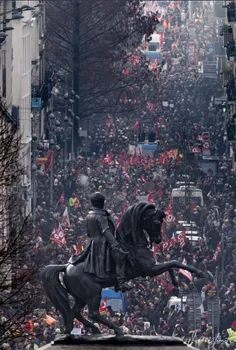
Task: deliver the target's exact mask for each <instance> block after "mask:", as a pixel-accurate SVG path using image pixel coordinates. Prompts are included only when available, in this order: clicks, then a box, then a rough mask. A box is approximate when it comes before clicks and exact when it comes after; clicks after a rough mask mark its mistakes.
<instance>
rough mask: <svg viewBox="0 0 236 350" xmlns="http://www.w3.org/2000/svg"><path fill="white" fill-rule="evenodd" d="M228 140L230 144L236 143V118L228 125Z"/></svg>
mask: <svg viewBox="0 0 236 350" xmlns="http://www.w3.org/2000/svg"><path fill="white" fill-rule="evenodd" d="M226 132H227V140H228V141H229V142H236V125H235V122H234V118H232V120H230V121H229V122H228V123H227V125H226Z"/></svg>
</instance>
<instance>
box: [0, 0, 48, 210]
mask: <svg viewBox="0 0 236 350" xmlns="http://www.w3.org/2000/svg"><path fill="white" fill-rule="evenodd" d="M0 8H1V10H0V11H1V12H0V22H1V31H0V43H1V45H0V96H1V98H2V100H3V101H4V103H6V105H7V107H8V111H9V115H11V116H12V118H13V120H14V121H15V122H16V123H17V125H18V130H19V134H20V136H21V150H20V153H21V154H20V161H21V163H22V166H23V169H24V171H23V175H22V180H21V185H20V188H19V189H18V190H19V191H20V195H21V198H22V214H23V215H24V216H27V215H29V214H30V213H31V210H32V208H31V198H32V190H31V142H32V133H36V134H37V135H38V136H40V135H41V134H42V130H43V119H44V115H43V110H42V108H41V107H42V105H41V99H40V89H41V87H42V86H43V83H44V30H45V10H44V1H43V0H35V1H34V0H31V1H26V0H23V1H20V0H17V1H14V0H10V1H9V0H2V1H0ZM1 41H2V42H1Z"/></svg>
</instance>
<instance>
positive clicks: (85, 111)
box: [46, 0, 158, 136]
mask: <svg viewBox="0 0 236 350" xmlns="http://www.w3.org/2000/svg"><path fill="white" fill-rule="evenodd" d="M143 6H144V4H143V3H142V2H141V1H139V0H131V1H127V0H110V1H107V0H65V1H60V2H58V1H56V0H49V1H48V2H47V19H48V23H47V28H48V31H47V38H46V57H47V62H48V64H49V66H50V67H52V69H54V70H55V71H59V72H61V71H62V70H63V72H64V73H65V75H66V76H67V77H68V83H69V85H70V86H71V87H73V89H74V91H75V94H76V95H77V96H75V103H74V111H73V113H72V115H74V116H78V117H79V119H86V118H88V117H90V116H95V115H98V116H104V115H107V114H113V115H114V114H123V113H133V112H134V111H139V113H140V108H141V110H142V109H145V105H142V104H143V101H145V99H143V94H144V92H146V94H148V91H147V90H148V86H149V84H148V83H149V82H150V81H151V79H153V78H154V77H155V75H154V74H153V72H151V71H150V70H149V69H148V65H147V64H146V61H145V59H144V57H142V55H141V53H140V51H139V52H138V53H137V52H136V51H137V49H138V48H139V46H140V45H141V42H142V40H143V37H144V36H146V38H147V39H148V38H149V37H150V35H151V34H152V33H153V31H154V30H155V28H156V25H157V23H158V19H157V16H156V14H153V13H152V14H146V15H144V12H143ZM137 55H138V56H139V61H138V62H137V60H136V62H135V64H134V61H133V59H134V57H137ZM127 67H128V68H127ZM155 78H156V77H155ZM61 80H62V82H64V81H65V78H63V75H61ZM77 130H78V119H76V118H74V131H75V136H77Z"/></svg>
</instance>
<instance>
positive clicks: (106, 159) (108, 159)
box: [103, 152, 113, 164]
mask: <svg viewBox="0 0 236 350" xmlns="http://www.w3.org/2000/svg"><path fill="white" fill-rule="evenodd" d="M112 161H113V160H112V154H111V153H110V152H107V154H106V157H105V158H104V159H103V162H104V163H108V164H111V163H112Z"/></svg>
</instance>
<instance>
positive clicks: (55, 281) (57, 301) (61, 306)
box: [41, 265, 71, 327]
mask: <svg viewBox="0 0 236 350" xmlns="http://www.w3.org/2000/svg"><path fill="white" fill-rule="evenodd" d="M66 267H67V265H48V266H46V267H45V268H44V269H43V271H42V272H41V279H42V282H43V287H44V291H45V293H46V295H47V297H48V299H49V300H50V301H51V302H52V304H53V305H54V306H55V308H56V309H57V310H59V311H60V313H61V314H62V317H63V319H64V323H65V326H66V327H67V325H68V322H70V316H69V315H70V312H71V307H70V302H69V297H68V293H67V290H66V289H65V288H64V287H63V286H62V284H61V282H60V280H59V273H60V272H65V271H66Z"/></svg>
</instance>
